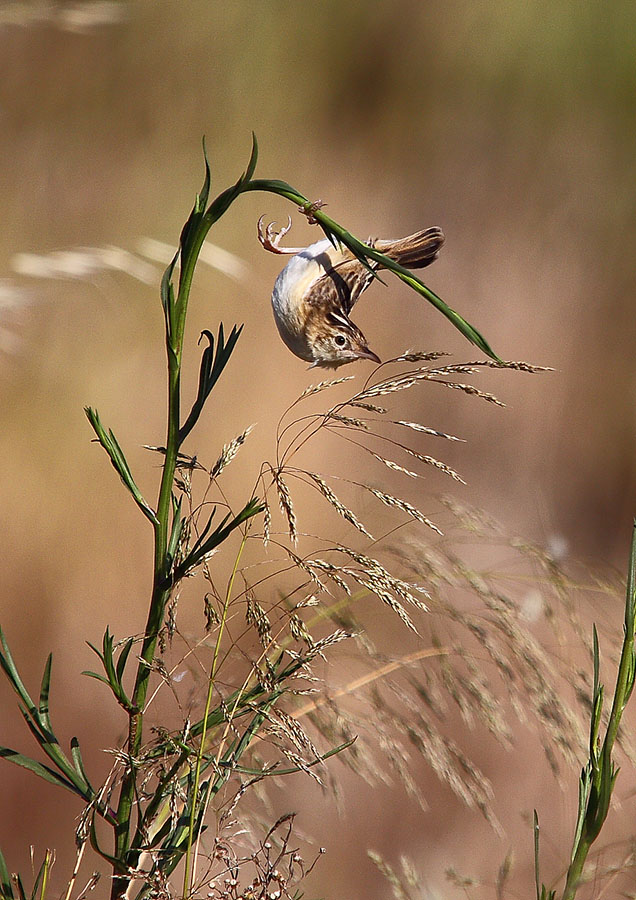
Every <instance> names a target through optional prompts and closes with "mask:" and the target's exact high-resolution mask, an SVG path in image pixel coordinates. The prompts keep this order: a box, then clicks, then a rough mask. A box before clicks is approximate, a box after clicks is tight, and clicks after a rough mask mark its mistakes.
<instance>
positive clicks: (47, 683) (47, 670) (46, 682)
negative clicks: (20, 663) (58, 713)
mask: <svg viewBox="0 0 636 900" xmlns="http://www.w3.org/2000/svg"><path fill="white" fill-rule="evenodd" d="M52 662H53V654H52V653H49V655H48V658H47V660H46V665H45V666H44V674H43V675H42V683H41V685H40V705H39V712H40V718H41V721H42V722H43V724H44V725H45V726H46V727H47V728H50V727H51V719H50V717H49V691H50V687H51V663H52Z"/></svg>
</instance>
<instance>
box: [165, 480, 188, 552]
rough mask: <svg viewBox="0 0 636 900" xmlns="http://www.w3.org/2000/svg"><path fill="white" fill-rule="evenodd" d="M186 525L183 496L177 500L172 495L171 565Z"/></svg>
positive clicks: (169, 550)
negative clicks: (183, 514)
mask: <svg viewBox="0 0 636 900" xmlns="http://www.w3.org/2000/svg"><path fill="white" fill-rule="evenodd" d="M184 525H185V519H184V518H183V517H182V515H181V497H180V498H179V499H178V500H177V499H176V498H175V496H174V494H173V495H172V528H171V529H170V540H169V541H168V548H167V554H168V561H169V563H170V565H172V561H173V560H174V558H175V554H176V552H177V547H178V546H179V541H180V540H181V534H182V533H183V526H184Z"/></svg>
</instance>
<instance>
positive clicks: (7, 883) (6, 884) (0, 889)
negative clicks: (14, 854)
mask: <svg viewBox="0 0 636 900" xmlns="http://www.w3.org/2000/svg"><path fill="white" fill-rule="evenodd" d="M0 898H2V900H15V896H14V893H13V887H12V885H11V875H10V873H9V869H8V868H7V863H6V860H5V858H4V856H3V854H2V850H0Z"/></svg>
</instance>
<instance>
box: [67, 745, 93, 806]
mask: <svg viewBox="0 0 636 900" xmlns="http://www.w3.org/2000/svg"><path fill="white" fill-rule="evenodd" d="M71 758H72V760H73V762H74V764H75V768H76V769H77V772H78V775H80V777H81V778H83V779H84V781H85V782H86V784H87V785H88V786H89V788H90V790H91V791H92V792H93V793H95V792H94V791H93V788H92V787H91V783H90V781H89V780H88V775H87V774H86V769H85V768H84V760H83V759H82V754H81V752H80V745H79V741H78V739H77V738H76V737H72V738H71Z"/></svg>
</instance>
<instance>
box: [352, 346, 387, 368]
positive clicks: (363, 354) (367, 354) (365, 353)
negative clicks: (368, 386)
mask: <svg viewBox="0 0 636 900" xmlns="http://www.w3.org/2000/svg"><path fill="white" fill-rule="evenodd" d="M358 356H359V357H360V359H370V360H372V361H373V362H374V363H377V364H378V365H380V363H381V362H382V360H381V359H380V357H379V356H377V355H376V354H375V353H374V352H373V350H369V348H368V347H365V348H364V350H358Z"/></svg>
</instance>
